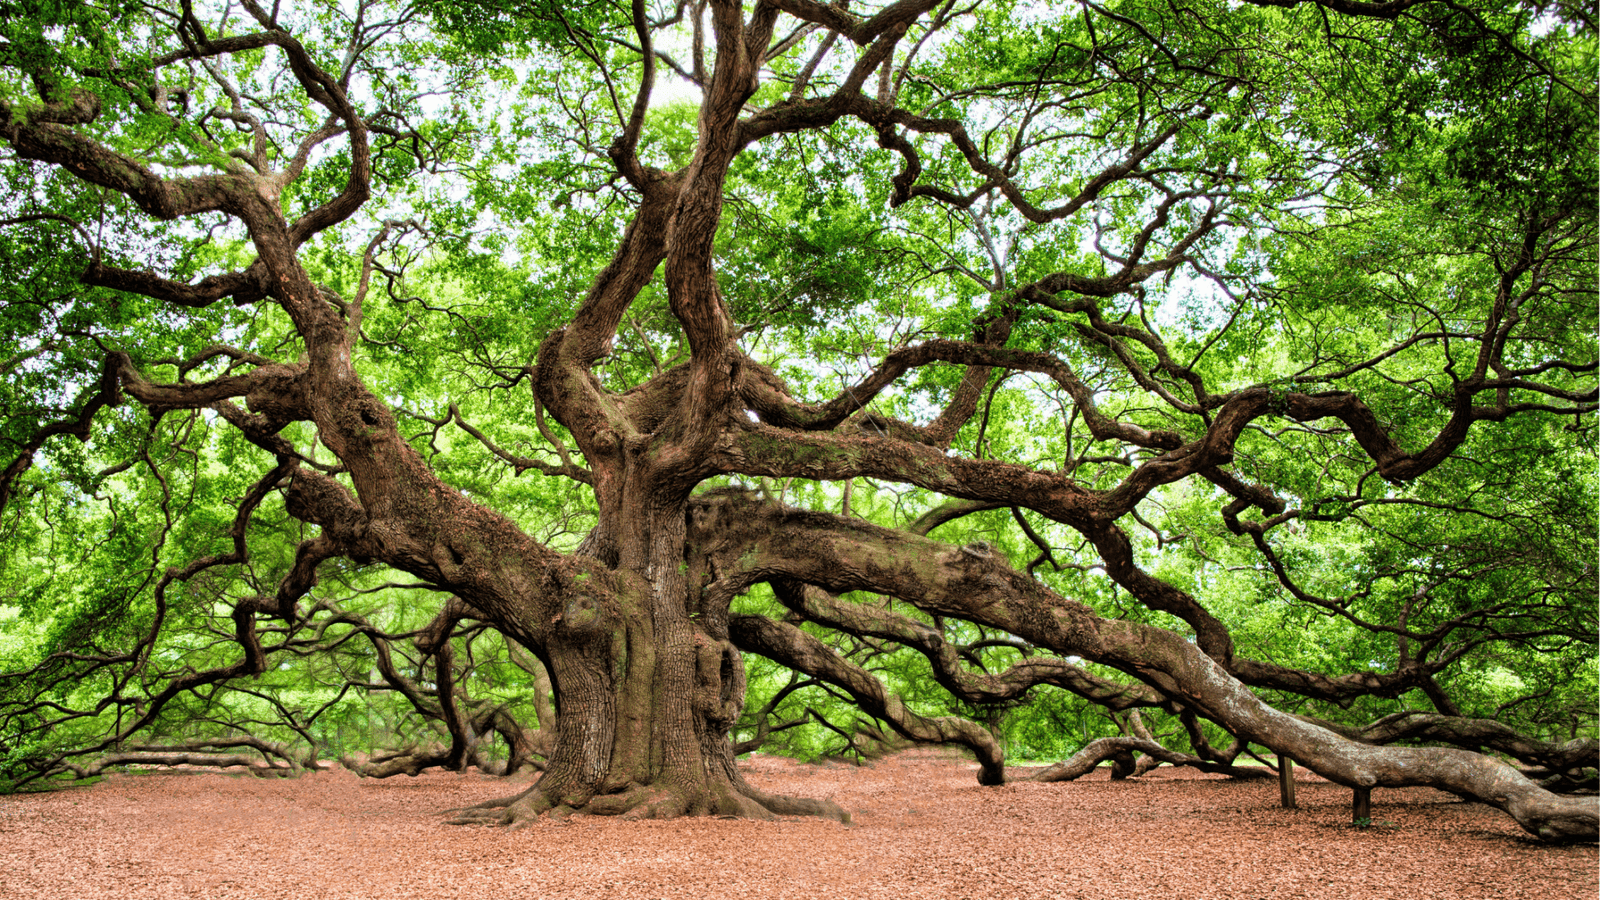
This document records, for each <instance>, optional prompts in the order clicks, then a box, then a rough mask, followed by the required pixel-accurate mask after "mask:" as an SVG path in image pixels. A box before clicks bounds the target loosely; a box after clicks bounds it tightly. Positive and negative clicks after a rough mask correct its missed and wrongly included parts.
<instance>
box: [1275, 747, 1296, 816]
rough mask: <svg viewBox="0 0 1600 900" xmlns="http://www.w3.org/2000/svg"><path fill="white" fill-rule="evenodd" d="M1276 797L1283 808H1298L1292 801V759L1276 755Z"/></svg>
mask: <svg viewBox="0 0 1600 900" xmlns="http://www.w3.org/2000/svg"><path fill="white" fill-rule="evenodd" d="M1278 798H1279V799H1280V800H1281V801H1282V802H1283V808H1284V809H1299V807H1298V806H1296V805H1295V802H1294V760H1292V759H1290V758H1289V757H1287V756H1280V757H1278Z"/></svg>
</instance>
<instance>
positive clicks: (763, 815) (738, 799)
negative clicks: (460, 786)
mask: <svg viewBox="0 0 1600 900" xmlns="http://www.w3.org/2000/svg"><path fill="white" fill-rule="evenodd" d="M740 780H741V781H742V779H740ZM445 813H446V814H453V816H452V818H450V819H449V820H448V824H450V825H498V826H505V827H508V828H512V829H518V828H525V827H527V826H529V825H532V824H534V823H535V822H537V821H539V820H540V819H544V820H546V821H554V822H559V821H561V820H563V819H566V818H567V817H569V816H573V815H590V816H617V817H620V818H623V819H672V818H677V817H679V816H716V817H721V818H739V819H758V820H772V819H775V818H777V817H778V816H817V817H820V818H824V819H833V820H834V821H836V822H841V823H844V824H846V825H848V824H849V823H850V814H849V813H847V812H845V811H844V810H843V809H842V808H840V807H839V805H838V804H835V803H833V802H831V801H828V800H818V799H812V798H806V797H788V796H784V795H781V794H770V793H767V792H766V791H761V790H758V789H756V788H753V787H751V786H749V785H748V784H739V785H737V786H736V785H733V784H716V785H712V786H709V787H703V788H699V789H685V788H669V787H664V786H659V785H642V784H635V785H630V786H628V787H626V788H624V789H623V790H620V791H617V792H614V793H608V794H593V795H588V796H584V795H582V794H578V795H566V796H563V795H562V794H561V792H559V791H558V790H557V789H556V788H553V787H552V788H546V787H544V786H543V785H542V784H535V785H533V786H532V787H530V788H528V789H527V790H525V791H523V792H521V793H519V794H513V795H511V796H509V797H500V798H497V799H494V800H485V801H484V802H482V803H476V804H473V805H472V806H465V807H461V808H459V809H452V810H446V811H445Z"/></svg>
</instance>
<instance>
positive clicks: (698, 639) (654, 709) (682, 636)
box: [461, 464, 849, 823]
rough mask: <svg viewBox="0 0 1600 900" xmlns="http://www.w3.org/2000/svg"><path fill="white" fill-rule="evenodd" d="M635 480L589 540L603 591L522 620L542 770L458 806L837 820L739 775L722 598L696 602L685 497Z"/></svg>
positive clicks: (505, 816)
mask: <svg viewBox="0 0 1600 900" xmlns="http://www.w3.org/2000/svg"><path fill="white" fill-rule="evenodd" d="M631 468H633V469H634V470H635V471H640V470H643V469H645V468H646V466H645V465H643V464H640V465H637V466H633V467H631ZM598 480H599V481H601V482H602V483H604V482H606V480H607V479H604V478H601V479H598ZM621 481H623V482H624V483H626V482H627V479H621ZM630 487H633V486H632V485H630ZM638 487H639V489H638V490H636V491H635V490H624V491H622V495H623V496H621V497H617V498H608V499H612V500H613V501H614V504H605V505H606V506H609V507H610V508H613V509H617V510H618V513H617V519H614V520H612V521H605V522H602V524H601V526H600V528H599V529H597V531H596V533H595V534H593V535H591V536H590V540H589V542H588V546H591V547H596V548H604V553H605V555H606V556H608V557H613V559H611V560H599V559H596V560H595V562H596V563H597V564H601V565H604V564H605V563H606V562H612V563H613V564H614V565H613V566H608V568H612V571H613V572H614V580H613V582H612V583H613V585H614V588H615V589H614V591H613V592H612V593H610V594H609V595H608V596H605V597H604V598H594V597H591V596H589V595H583V596H580V597H579V598H577V599H575V600H574V601H572V602H569V603H567V604H565V605H564V606H563V607H562V608H561V609H560V610H559V611H558V612H556V613H555V615H554V616H552V617H551V622H550V623H548V624H549V626H550V627H548V628H540V627H535V628H530V629H529V630H530V631H538V632H540V633H542V635H543V637H542V640H541V641H540V642H539V643H538V644H537V645H536V646H537V648H538V652H539V654H540V656H541V658H543V659H544V660H545V663H546V665H547V666H548V668H549V671H550V676H551V682H552V684H553V686H554V688H555V696H556V702H557V710H556V716H557V726H558V727H557V730H558V738H557V741H556V745H555V748H554V750H553V751H552V753H551V755H550V758H549V762H548V765H547V767H546V770H545V773H544V775H543V776H542V777H541V778H540V780H539V781H538V783H537V784H535V785H534V786H533V787H532V788H530V789H529V790H528V791H526V792H525V793H523V794H521V795H519V796H517V797H515V798H508V799H507V800H504V801H496V802H494V803H491V804H488V805H487V806H486V807H485V808H480V809H477V810H472V811H469V812H468V814H466V815H464V816H463V817H462V819H461V820H462V821H495V822H506V823H516V822H522V821H526V820H527V819H528V818H529V817H532V816H537V815H539V814H541V813H545V812H549V813H551V814H552V815H557V816H561V815H565V814H569V813H571V812H574V811H582V812H585V813H591V814H602V815H615V814H622V815H627V816H632V817H644V818H655V817H670V816H678V815H733V816H741V817H750V818H771V817H772V816H774V815H776V814H806V815H820V816H826V817H829V818H834V819H838V820H841V821H847V820H848V818H849V817H848V815H847V814H846V813H845V812H844V810H842V809H840V808H839V807H838V806H837V805H835V804H833V803H830V802H827V801H818V800H807V799H800V798H790V797H781V796H776V795H771V794H767V793H765V792H762V791H760V790H757V789H756V788H754V787H752V786H751V785H749V784H748V783H746V782H745V780H744V779H743V778H742V777H741V776H740V774H739V771H738V768H737V766H736V764H735V759H734V756H733V746H732V743H731V741H730V735H729V732H730V729H731V728H732V726H733V724H734V723H735V722H736V721H737V719H738V717H739V714H740V713H741V712H742V711H743V709H744V700H745V678H744V662H743V659H742V658H741V656H740V654H739V651H738V650H737V649H736V648H735V647H734V645H733V643H732V642H731V641H730V640H729V636H728V610H727V606H726V604H725V603H724V604H721V605H718V604H715V603H712V604H705V603H702V602H701V600H702V596H701V593H700V592H699V591H698V590H695V589H694V588H693V587H692V585H691V572H690V571H689V568H688V565H687V562H686V560H687V555H686V552H685V532H686V525H687V523H686V516H687V513H688V503H687V498H676V499H674V498H671V497H663V496H661V492H659V491H650V490H648V489H646V488H645V486H643V485H640V486H638ZM501 807H504V811H503V812H501V811H495V810H498V809H500V808H501Z"/></svg>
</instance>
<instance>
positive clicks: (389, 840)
mask: <svg viewBox="0 0 1600 900" xmlns="http://www.w3.org/2000/svg"><path fill="white" fill-rule="evenodd" d="M975 768H976V767H975V766H974V765H973V764H972V763H970V762H967V761H964V760H962V759H960V758H959V757H954V756H951V755H948V754H943V753H939V752H933V751H926V750H921V751H910V752H907V753H902V754H900V755H898V756H895V757H891V758H889V759H886V760H882V761H879V762H877V763H875V764H873V765H871V766H868V767H862V768H858V767H856V766H852V765H846V764H829V765H803V764H800V763H795V762H792V761H789V760H785V759H780V758H773V757H756V758H754V759H752V760H750V761H749V763H748V765H747V769H748V777H749V779H750V781H751V782H752V783H754V784H756V785H757V786H759V787H762V788H765V789H767V790H773V791H780V792H784V793H791V794H804V795H807V796H813V797H826V798H828V799H831V800H834V801H835V802H837V803H839V804H841V805H843V806H844V807H845V808H846V809H849V810H851V811H852V812H853V813H854V815H855V823H854V824H853V825H852V826H850V827H845V826H841V825H838V824H836V823H833V822H822V821H813V820H803V819H786V820H782V821H777V822H750V821H732V820H720V819H680V820H676V821H671V822H620V821H616V820H611V819H597V818H583V817H579V818H576V819H574V820H571V821H569V822H568V823H565V824H549V823H547V824H539V825H535V826H533V827H531V828H527V829H524V830H521V831H517V832H510V831H506V830H504V829H497V828H481V827H455V826H450V825H446V824H444V817H442V816H441V815H440V814H439V813H440V811H441V810H443V809H446V808H448V807H458V806H463V805H466V804H469V803H473V802H476V801H479V800H484V799H488V798H491V797H497V796H503V795H505V794H507V793H509V790H508V788H509V787H513V786H508V784H507V783H506V781H505V780H504V779H498V778H491V777H487V776H482V775H477V774H466V775H458V774H450V773H433V774H428V775H424V776H422V777H419V778H405V777H403V776H402V777H398V778H391V779H387V780H383V781H373V780H362V779H358V778H357V777H356V776H354V775H352V774H350V773H348V772H343V771H339V772H322V773H318V774H316V775H310V776H306V777H302V778H299V779H261V778H254V777H250V776H248V775H243V774H237V773H233V774H229V773H222V774H219V773H185V772H171V771H167V772H159V773H152V774H137V775H133V774H130V775H118V776H113V777H112V778H110V779H108V780H106V781H104V782H101V783H99V784H95V785H92V786H89V787H83V788H76V789H71V790H65V791H60V792H56V793H51V794H32V795H17V796H9V797H0V897H4V898H7V900H28V898H75V900H101V898H113V897H115V898H165V897H175V898H176V897H183V898H190V897H196V898H219V900H220V898H250V900H268V898H280V897H281V898H296V900H299V898H319V900H320V898H329V900H332V898H363V900H380V898H428V900H442V898H451V897H462V898H474V900H493V898H500V897H506V898H511V897H516V898H553V897H628V898H654V897H680V896H681V897H716V898H719V900H722V898H745V897H748V898H786V897H792V898H804V900H813V898H840V900H848V898H883V900H895V898H913V897H938V898H955V897H971V898H984V900H990V898H1022V897H1039V898H1080V897H1081V898H1141V897H1150V898H1164V900H1165V898H1172V900H1201V898H1208V897H1217V898H1268V897H1271V898H1280V897H1281V898H1290V897H1293V898H1337V900H1364V898H1406V900H1411V898H1418V900H1420V898H1431V897H1445V898H1480V897H1484V898H1486V897H1520V898H1529V900H1561V898H1569V897H1570V898H1580V897H1581V898H1586V900H1593V898H1594V897H1595V896H1596V849H1595V848H1594V847H1593V846H1583V847H1547V846H1543V845H1540V844H1538V843H1536V842H1535V841H1533V840H1532V839H1530V838H1527V837H1525V836H1523V834H1522V832H1521V830H1520V829H1518V828H1517V826H1516V824H1515V823H1514V822H1512V821H1511V820H1510V819H1509V818H1507V817H1506V816H1505V815H1504V814H1502V813H1500V812H1499V811H1497V810H1494V809H1492V808H1489V807H1486V806H1482V805H1479V804H1475V803H1463V802H1461V801H1459V800H1457V799H1456V798H1454V797H1452V796H1450V795H1448V794H1443V793H1440V792H1437V791H1432V790H1425V789H1408V790H1393V791H1384V790H1379V791H1376V792H1374V794H1373V811H1372V815H1373V820H1374V823H1375V824H1374V825H1373V826H1372V827H1369V828H1364V829H1358V828H1355V827H1352V826H1351V825H1350V824H1349V822H1350V791H1349V790H1347V789H1345V788H1341V787H1339V786H1337V785H1331V784H1327V783H1325V782H1321V781H1318V780H1316V779H1315V778H1314V777H1312V776H1309V775H1308V773H1300V774H1301V775H1302V780H1301V783H1300V785H1299V800H1300V809H1298V810H1294V811H1289V810H1283V809H1280V808H1278V788H1277V783H1276V781H1267V782H1263V783H1245V782H1237V781H1229V780H1225V779H1222V778H1218V777H1212V776H1205V775H1199V774H1195V773H1191V772H1188V771H1181V770H1173V769H1169V768H1162V769H1157V770H1156V771H1154V772H1151V773H1150V774H1148V775H1146V776H1144V777H1143V778H1139V779H1134V780H1129V781H1123V782H1113V781H1110V780H1109V779H1108V777H1107V775H1106V770H1105V769H1102V770H1100V771H1099V772H1097V773H1095V774H1094V775H1091V776H1089V777H1088V778H1085V779H1083V780H1080V781H1077V782H1072V783H1067V784H1034V783H1027V782H1013V783H1011V784H1007V785H1005V786H1003V787H996V788H985V787H980V786H978V784H977V782H976V780H975ZM1017 774H1025V773H1023V772H1018V773H1017Z"/></svg>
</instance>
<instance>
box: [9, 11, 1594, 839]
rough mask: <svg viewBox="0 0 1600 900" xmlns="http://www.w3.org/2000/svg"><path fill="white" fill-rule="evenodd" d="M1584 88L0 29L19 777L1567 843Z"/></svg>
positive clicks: (1286, 58) (54, 21) (1205, 46)
mask: <svg viewBox="0 0 1600 900" xmlns="http://www.w3.org/2000/svg"><path fill="white" fill-rule="evenodd" d="M1595 50H1596V27H1595V22H1594V19H1593V18H1592V11H1591V10H1590V9H1589V8H1588V7H1585V6H1582V5H1575V4H1568V3H1564V2H1557V3H1554V4H1546V3H1530V2H1520V0H1466V2H1459V3H1458V2H1443V0H1384V2H1358V0H1245V2H1239V0H1159V2H1158V0H1109V2H1089V0H1084V2H1080V3H1077V4H1057V5H1047V4H1028V3H1016V2H1010V0H971V2H965V0H898V2H893V3H865V4H863V3H853V4H852V3H837V4H823V3H818V2H815V0H753V2H751V3H741V2H739V0H696V2H688V0H682V2H678V3H676V4H672V3H667V2H655V0H633V2H632V3H631V4H624V3H616V2H585V3H577V4H553V3H545V2H542V0H517V2H490V0H470V2H458V0H420V2H415V3H390V2H380V0H349V2H340V3H333V2H328V3H321V2H318V3H297V4H273V5H271V6H267V5H264V4H262V3H260V2H259V0H239V2H237V3H235V2H229V3H208V2H190V0H177V2H167V0H156V2H137V3H135V2H128V0H90V2H62V3H41V2H29V3H27V4H16V3H14V2H6V0H0V147H3V148H4V149H3V150H0V178H3V179H4V182H3V186H0V190H3V192H4V194H3V199H0V225H3V226H4V227H0V267H3V269H4V271H3V273H0V274H3V277H0V407H3V410H4V414H3V423H0V542H3V551H0V660H3V664H0V779H3V780H4V783H6V784H9V785H10V786H12V787H14V788H20V787H23V786H26V785H30V784H40V783H51V782H53V781H55V780H58V779H61V778H63V777H86V776H90V775H93V774H96V773H98V772H99V771H102V770H103V769H104V768H105V767H106V766H109V765H116V764H121V763H128V762H173V761H177V762H183V761H190V762H211V763H226V762H236V761H238V760H240V759H242V758H245V757H244V756H242V755H241V754H243V753H245V752H246V751H248V752H249V753H252V754H256V755H257V756H256V757H255V758H259V759H264V760H268V761H271V763H272V765H274V766H276V767H280V768H283V769H286V770H294V769H298V768H302V767H305V766H308V765H313V764H315V763H316V762H317V760H318V759H319V758H323V757H326V756H329V755H333V756H341V755H342V756H345V757H346V762H347V764H348V765H350V766H352V767H353V768H357V769H358V770H359V771H362V772H364V773H365V774H369V775H378V776H381V775H389V774H394V773H398V772H411V773H413V774H414V773H415V772H417V771H419V770H421V769H422V768H426V767H430V766H445V767H451V768H459V767H462V766H466V765H473V764H476V765H480V766H484V767H486V768H492V767H499V768H501V769H502V770H504V771H515V770H517V769H519V768H523V767H527V766H532V767H536V768H538V769H540V770H542V772H543V775H542V776H541V778H540V780H539V781H538V782H537V783H536V784H535V785H534V786H533V787H532V788H530V789H529V790H528V791H526V792H524V793H523V794H521V795H519V796H517V797H515V798H511V799H508V800H507V801H505V802H502V803H499V804H495V805H493V806H491V807H490V808H486V809H482V810H476V811H472V812H469V813H467V814H465V815H464V816H463V819H464V820H468V821H492V822H504V823H520V822H525V821H527V820H528V819H529V818H530V817H533V816H538V815H544V814H551V815H565V814H568V813H571V812H575V811H577V812H585V813H599V814H627V815H633V816H672V815H680V814H707V813H716V814H733V815H741V816H770V815H774V814H800V813H805V814H817V815H827V816H834V817H839V818H843V817H845V816H847V812H846V811H844V810H841V809H839V808H838V807H836V806H834V805H833V804H831V803H828V802H825V801H818V800H808V799H804V798H789V797H778V796H773V795H770V794H766V793H764V792H762V791H760V790H758V789H756V788H754V787H753V786H751V785H749V784H748V783H746V782H745V781H744V779H743V778H742V777H741V776H740V775H739V772H738V767H737V762H736V758H737V755H738V754H740V753H743V752H747V751H749V750H751V749H755V748H757V747H762V746H768V747H771V746H777V747H782V748H788V749H790V750H791V751H799V752H810V753H821V752H832V751H837V750H841V749H842V750H844V751H846V752H857V753H861V752H871V751H872V750H873V749H874V748H881V747H883V746H887V745H890V744H894V743H895V742H901V741H913V742H925V743H948V744H957V745H961V746H964V747H966V748H968V749H969V750H970V751H971V752H972V753H973V754H974V755H975V757H976V758H977V759H978V761H979V763H980V774H979V778H980V781H982V782H984V783H986V784H995V783H999V782H1001V781H1002V780H1003V779H1004V777H1005V773H1004V763H1005V759H1006V754H1007V753H1008V752H1011V753H1012V754H1013V755H1017V754H1020V755H1024V756H1034V757H1039V756H1059V757H1065V756H1073V755H1074V754H1076V756H1073V759H1072V760H1069V761H1068V765H1067V766H1066V769H1065V770H1063V771H1065V772H1066V773H1067V774H1073V773H1076V772H1078V771H1081V770H1082V769H1083V768H1084V767H1085V766H1087V765H1093V764H1094V763H1095V762H1098V761H1100V760H1102V759H1106V758H1114V759H1116V761H1117V766H1118V769H1117V771H1118V772H1119V774H1126V773H1127V772H1129V771H1132V770H1133V769H1132V767H1133V766H1134V765H1135V764H1134V762H1133V758H1132V756H1131V754H1132V753H1134V752H1137V753H1139V754H1142V755H1144V757H1145V760H1144V761H1141V762H1140V763H1139V765H1148V764H1150V763H1153V762H1159V761H1166V762H1174V763H1179V764H1188V765H1198V766H1201V767H1204V768H1208V769H1210V770H1213V771H1224V772H1229V773H1233V774H1236V775H1240V776H1241V777H1244V776H1248V775H1249V774H1250V773H1251V770H1247V769H1242V768H1238V767H1235V765H1234V763H1235V762H1236V761H1238V760H1239V759H1240V757H1241V756H1247V755H1255V754H1257V753H1258V752H1260V751H1262V750H1263V749H1264V750H1265V751H1268V752H1270V754H1272V755H1273V756H1275V757H1276V758H1277V759H1280V760H1282V759H1293V760H1295V761H1298V762H1299V763H1301V764H1303V765H1305V766H1307V767H1309V768H1311V769H1313V770H1314V771H1316V772H1318V773H1319V774H1322V775H1324V776H1326V777H1327V778H1329V779H1331V780H1333V781H1336V782H1339V783H1341V784H1345V785H1348V786H1351V787H1353V788H1356V789H1357V790H1369V789H1371V788H1373V787H1386V786H1403V785H1417V784H1425V785H1431V786H1435V787H1439V788H1442V789H1444V790H1448V791H1452V792H1455V793H1457V794H1460V795H1462V796H1465V797H1470V798H1474V799H1477V800H1481V801H1483V802H1486V803H1491V804H1494V805H1496V806H1498V807H1499V808H1501V809H1503V810H1505V811H1506V813H1507V814H1509V815H1510V816H1512V817H1513V818H1515V819H1516V821H1517V822H1518V823H1519V824H1521V825H1522V827H1524V828H1525V829H1526V830H1528V831H1529V832H1530V833H1532V834H1534V835H1537V836H1539V837H1541V838H1544V839H1546V840H1551V841H1568V840H1586V841H1592V840H1595V838H1596V834H1597V825H1600V804H1597V802H1596V800H1595V799H1594V798H1593V797H1592V796H1583V795H1582V792H1584V791H1588V792H1590V793H1592V791H1593V787H1594V782H1595V773H1596V767H1597V763H1600V745H1597V742H1596V739H1595V738H1596V711H1595V695H1596V690H1597V686H1600V685H1597V673H1596V589H1597V581H1596V578H1597V575H1596V558H1597V554H1600V548H1597V543H1600V542H1597V537H1596V518H1597V510H1596V495H1597V490H1600V483H1597V482H1600V479H1597V470H1596V459H1595V451H1596V444H1595V438H1596V433H1595V427H1596V409H1597V396H1600V395H1597V387H1596V371H1597V349H1596V343H1597V340H1596V332H1597V312H1596V306H1597V297H1596V279H1597V266H1596V214H1597V211H1596V188H1597V185H1600V174H1597V171H1596V170H1597V163H1596V160H1597V154H1596V85H1595V69H1596V55H1595ZM1091 720H1092V722H1091ZM353 735H359V738H356V737H353ZM1092 738H1101V739H1102V740H1097V741H1093V742H1091V739H1092ZM358 748H359V749H361V750H362V751H363V755H360V756H357V755H354V752H353V751H354V750H355V749H358ZM368 754H370V755H368ZM1574 791H1576V792H1578V794H1577V795H1574Z"/></svg>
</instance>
